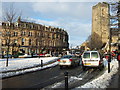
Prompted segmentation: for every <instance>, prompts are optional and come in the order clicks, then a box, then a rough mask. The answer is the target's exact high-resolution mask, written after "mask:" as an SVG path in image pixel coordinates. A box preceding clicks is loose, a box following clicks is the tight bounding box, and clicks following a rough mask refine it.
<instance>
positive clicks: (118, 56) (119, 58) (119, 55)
mask: <svg viewBox="0 0 120 90" xmlns="http://www.w3.org/2000/svg"><path fill="white" fill-rule="evenodd" d="M117 60H118V61H119V63H120V51H118V54H117Z"/></svg>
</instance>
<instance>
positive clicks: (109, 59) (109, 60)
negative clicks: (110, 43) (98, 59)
mask: <svg viewBox="0 0 120 90" xmlns="http://www.w3.org/2000/svg"><path fill="white" fill-rule="evenodd" d="M110 62H111V54H109V58H108V73H110Z"/></svg>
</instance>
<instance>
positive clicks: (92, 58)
mask: <svg viewBox="0 0 120 90" xmlns="http://www.w3.org/2000/svg"><path fill="white" fill-rule="evenodd" d="M82 67H83V70H85V68H86V67H98V68H99V69H100V70H101V69H102V68H103V67H104V63H103V58H102V56H101V55H100V53H99V52H98V51H85V52H84V53H83V55H82Z"/></svg>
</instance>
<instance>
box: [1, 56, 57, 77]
mask: <svg viewBox="0 0 120 90" xmlns="http://www.w3.org/2000/svg"><path fill="white" fill-rule="evenodd" d="M57 59H58V57H43V58H17V59H9V61H8V67H6V59H0V72H1V73H0V76H2V78H4V77H9V76H13V75H18V74H23V73H26V72H31V71H36V70H40V69H44V68H48V67H52V66H55V65H57V64H58V63H57V62H56V60H57ZM41 60H43V64H46V65H45V66H43V67H41ZM50 62H51V64H48V63H50ZM47 64H48V65H47Z"/></svg>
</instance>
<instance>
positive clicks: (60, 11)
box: [32, 2, 93, 19]
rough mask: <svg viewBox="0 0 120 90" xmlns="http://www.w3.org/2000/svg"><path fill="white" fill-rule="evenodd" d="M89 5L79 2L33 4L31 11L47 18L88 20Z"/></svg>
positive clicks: (89, 14) (89, 13)
mask: <svg viewBox="0 0 120 90" xmlns="http://www.w3.org/2000/svg"><path fill="white" fill-rule="evenodd" d="M91 4H93V3H85V2H84V3H81V2H73V3H71V2H67V3H63V2H61V3H55V2H53V3H33V5H32V7H33V10H34V11H35V12H37V13H40V14H41V16H42V17H45V18H46V17H47V18H54V19H56V18H57V19H58V18H73V19H83V18H85V19H89V18H90V17H91V10H92V8H91Z"/></svg>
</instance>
